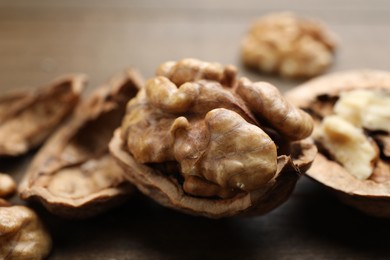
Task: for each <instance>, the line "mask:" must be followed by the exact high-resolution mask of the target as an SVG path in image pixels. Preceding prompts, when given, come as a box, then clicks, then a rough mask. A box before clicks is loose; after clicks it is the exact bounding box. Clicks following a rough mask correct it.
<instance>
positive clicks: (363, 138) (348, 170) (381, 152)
mask: <svg viewBox="0 0 390 260" xmlns="http://www.w3.org/2000/svg"><path fill="white" fill-rule="evenodd" d="M375 95H376V97H375ZM372 96H374V98H375V99H374V102H371V101H370V99H372ZM286 98H287V99H288V100H289V101H291V102H292V103H293V104H295V105H297V106H299V107H301V108H303V109H305V110H306V111H307V112H309V113H310V114H311V115H312V116H313V118H314V119H315V121H316V127H315V128H316V129H315V131H314V134H313V136H314V138H315V140H316V143H317V144H318V147H319V150H320V153H319V154H318V156H317V157H316V159H315V161H314V162H313V165H312V167H311V168H310V170H309V171H308V172H307V173H306V174H307V176H309V177H311V178H312V179H314V180H315V181H317V182H319V183H321V184H323V185H324V186H326V187H327V188H328V189H330V190H331V191H332V192H333V193H334V194H335V195H336V196H337V197H338V198H339V199H340V200H341V201H342V202H344V203H346V204H348V205H350V206H352V207H355V208H357V209H358V210H360V211H362V212H365V213H367V214H369V215H373V216H378V217H390V157H389V145H390V142H389V140H390V137H389V133H390V128H389V126H390V109H389V107H390V102H389V101H390V73H389V72H385V71H376V70H360V71H348V72H340V73H335V74H331V75H327V76H322V77H319V78H316V79H313V80H311V81H308V82H307V83H304V84H303V85H301V86H298V87H297V88H295V89H293V90H292V91H290V92H288V93H286ZM334 118H338V119H337V120H334ZM340 118H342V120H341V121H340ZM343 120H344V121H343ZM327 122H328V123H329V122H333V123H332V124H328V123H327ZM335 122H338V123H335ZM345 122H347V123H345ZM344 125H345V126H348V125H349V126H348V127H344ZM324 126H325V127H326V128H324ZM324 129H325V130H326V131H328V134H326V135H324ZM340 129H342V131H340ZM348 129H349V130H348ZM354 129H355V130H354ZM356 129H357V130H356ZM316 133H317V134H316ZM329 133H330V134H329ZM356 133H358V134H359V133H360V135H359V136H360V137H359V136H358V138H357V139H356V140H359V141H358V142H355V143H353V140H354V139H355V137H356V136H357V135H356ZM324 137H326V142H325V139H324Z"/></svg>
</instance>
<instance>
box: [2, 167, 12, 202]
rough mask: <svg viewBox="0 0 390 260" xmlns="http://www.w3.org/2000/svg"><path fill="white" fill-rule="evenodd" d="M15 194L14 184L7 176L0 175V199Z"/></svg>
mask: <svg viewBox="0 0 390 260" xmlns="http://www.w3.org/2000/svg"><path fill="white" fill-rule="evenodd" d="M15 192H16V183H15V181H14V179H12V177H11V176H10V175H8V174H5V173H0V198H6V197H9V196H11V195H12V194H14V193H15Z"/></svg>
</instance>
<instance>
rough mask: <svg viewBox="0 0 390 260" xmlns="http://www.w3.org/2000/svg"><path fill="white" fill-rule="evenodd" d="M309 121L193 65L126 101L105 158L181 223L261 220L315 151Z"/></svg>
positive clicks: (248, 86) (269, 95) (267, 88)
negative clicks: (189, 219) (184, 218)
mask: <svg viewBox="0 0 390 260" xmlns="http://www.w3.org/2000/svg"><path fill="white" fill-rule="evenodd" d="M312 127H313V126H312V120H311V118H310V116H309V115H308V114H306V113H305V112H303V111H301V110H299V109H296V108H295V107H293V106H292V105H290V104H289V103H287V102H286V101H285V99H284V98H283V97H282V96H281V94H280V93H279V91H278V90H277V89H276V88H275V87H274V86H272V85H270V84H268V83H265V82H257V83H252V82H251V81H249V80H248V79H246V78H240V79H237V77H236V69H235V68H234V67H232V66H226V67H224V66H222V65H221V64H219V63H208V62H203V61H199V60H196V59H184V60H181V61H178V62H167V63H164V64H162V65H161V66H160V67H159V68H158V69H157V76H156V77H154V78H152V79H150V80H148V81H147V82H146V83H145V86H144V88H142V89H141V90H140V91H139V93H138V94H137V96H136V97H135V98H133V99H132V100H130V101H129V103H128V105H127V113H126V116H125V117H124V119H123V122H122V126H121V128H120V129H118V130H117V131H116V133H115V135H114V138H113V139H112V141H111V143H110V151H111V153H112V154H113V155H114V157H115V158H116V159H117V160H118V163H119V164H120V165H121V166H122V167H123V168H124V169H125V170H126V172H127V177H128V178H129V180H130V181H131V182H132V183H134V184H135V185H136V186H137V187H138V188H139V189H140V190H141V191H142V192H143V193H145V194H146V195H148V196H150V197H152V198H153V199H155V200H156V201H158V202H159V203H161V204H163V205H166V206H168V207H171V208H174V209H177V210H181V211H184V212H187V213H190V214H195V215H203V216H208V217H214V218H218V217H225V216H232V215H237V214H240V213H244V212H245V213H246V214H263V213H266V212H267V211H270V210H271V209H273V208H275V207H276V206H278V205H279V204H281V203H282V202H284V201H285V200H286V199H287V198H288V196H289V195H290V193H291V191H292V189H293V187H294V185H295V182H296V181H297V179H298V177H299V173H300V172H301V171H305V170H306V169H307V168H308V167H309V165H310V163H311V160H312V159H313V157H314V155H315V153H316V149H315V146H314V145H313V144H311V143H310V141H309V140H305V141H299V140H302V139H304V138H305V137H307V136H309V135H310V134H311V131H312Z"/></svg>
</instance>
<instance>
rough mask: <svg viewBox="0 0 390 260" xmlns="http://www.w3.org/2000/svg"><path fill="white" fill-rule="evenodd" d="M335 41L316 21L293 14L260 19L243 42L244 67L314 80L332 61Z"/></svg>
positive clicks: (274, 15)
mask: <svg viewBox="0 0 390 260" xmlns="http://www.w3.org/2000/svg"><path fill="white" fill-rule="evenodd" d="M335 46H336V40H335V37H334V36H333V35H331V33H330V32H329V31H328V29H327V28H326V27H325V26H324V25H323V24H321V23H319V22H317V21H312V20H307V19H303V18H301V17H297V16H296V15H294V14H293V13H289V12H284V13H275V14H270V15H267V16H264V17H262V18H260V19H258V20H257V21H256V22H254V23H253V25H252V26H251V28H250V30H249V32H248V34H247V35H246V36H245V38H244V39H243V41H242V46H241V49H242V50H241V53H242V60H243V62H244V64H246V65H247V66H249V67H253V68H255V69H258V70H260V71H262V72H267V73H278V74H280V75H282V76H285V77H312V76H315V75H318V74H320V73H322V72H323V71H324V70H326V69H327V68H328V67H329V66H330V64H331V63H332V61H333V55H334V49H335Z"/></svg>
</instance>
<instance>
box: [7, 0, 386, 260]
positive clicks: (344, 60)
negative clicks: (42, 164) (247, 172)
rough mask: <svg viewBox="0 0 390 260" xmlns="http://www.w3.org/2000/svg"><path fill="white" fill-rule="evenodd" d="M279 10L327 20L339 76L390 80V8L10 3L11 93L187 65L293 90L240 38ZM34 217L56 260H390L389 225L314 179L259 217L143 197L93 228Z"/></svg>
mask: <svg viewBox="0 0 390 260" xmlns="http://www.w3.org/2000/svg"><path fill="white" fill-rule="evenodd" d="M280 10H292V11H295V12H297V13H298V14H301V15H304V16H309V17H316V18H319V19H322V20H323V21H324V22H325V23H326V24H328V26H329V27H330V28H331V29H332V30H333V31H335V33H337V34H338V35H339V37H340V48H339V50H338V53H337V60H336V63H335V64H334V66H333V67H332V68H331V70H330V71H340V70H345V69H357V68H375V69H385V70H389V69H390V61H389V59H388V57H387V56H388V54H389V53H390V16H389V13H390V2H388V1H386V0H373V1H363V0H356V1H355V0H346V1H338V0H327V1H325V0H317V1H311V0H296V1H282V0H273V1H255V0H247V1H244V0H243V1H234V2H233V1H222V0H215V1H210V0H200V1H178V0H167V1H158V0H133V1H125V0H114V1H103V0H96V1H92V0H89V1H77V0H68V1H50V0H45V1H29V0H19V1H16V0H0V75H1V76H0V93H3V92H4V91H7V90H10V89H14V88H19V87H24V86H27V87H36V86H39V85H42V84H45V83H46V82H48V81H50V80H51V79H53V78H55V77H57V76H58V75H61V74H64V73H69V72H83V73H86V74H88V75H89V77H90V87H89V88H90V89H92V88H94V87H96V86H98V85H100V84H102V83H103V82H105V81H106V80H107V79H108V78H109V77H110V76H111V75H113V74H115V73H116V72H118V71H121V70H123V69H124V68H126V67H129V66H135V67H137V68H139V69H140V70H141V72H142V73H143V74H144V75H145V77H146V78H148V77H150V76H152V75H153V73H154V70H155V68H156V67H157V65H159V64H160V63H161V62H164V61H167V60H176V59H179V58H184V57H196V58H200V59H204V60H209V61H219V62H222V63H231V64H235V65H237V66H238V67H239V68H240V69H241V74H242V75H246V76H248V77H250V78H251V79H253V80H267V81H270V82H272V83H274V84H276V85H277V86H278V87H279V88H280V89H281V90H282V91H285V90H287V89H290V88H292V87H293V86H294V85H296V84H297V83H299V82H296V81H289V80H284V79H278V78H275V77H271V76H264V75H258V74H256V73H254V72H251V71H247V70H245V69H244V68H242V66H241V64H240V61H239V43H240V39H241V37H242V35H243V34H244V33H245V32H246V30H247V29H248V26H249V23H250V22H251V21H252V20H253V19H254V18H256V17H258V16H261V15H264V14H266V13H269V12H272V11H280ZM89 91H90V90H89ZM33 154H34V152H32V153H30V154H28V155H26V156H24V157H21V158H15V159H0V171H5V172H9V173H11V174H13V175H14V176H15V177H16V178H17V179H20V177H21V175H22V174H23V172H24V170H25V168H26V166H27V165H28V163H29V161H30V159H31V157H32V156H33ZM14 202H18V203H19V202H20V201H18V200H17V198H14ZM34 207H35V208H36V209H37V210H38V211H39V213H40V215H41V216H42V218H43V219H44V220H45V221H46V223H47V224H48V226H49V228H50V230H51V232H52V235H53V238H54V245H55V246H54V249H53V252H52V254H51V256H50V259H200V258H205V259H219V258H223V259H238V258H239V259H335V258H336V259H344V258H349V259H374V258H375V259H381V258H382V259H385V258H388V257H389V256H390V248H389V246H388V245H389V242H390V239H389V235H388V233H389V230H390V222H389V221H388V220H381V219H375V218H370V217H367V216H364V215H362V214H360V213H358V212H356V211H355V210H353V209H350V208H348V207H346V206H343V205H341V204H339V203H338V202H337V201H336V200H335V199H333V197H331V196H330V195H329V194H328V193H325V191H324V190H323V189H322V188H321V187H319V186H318V185H317V184H314V183H312V182H311V181H310V180H308V179H306V178H302V179H301V180H300V182H299V183H298V185H297V188H296V190H295V191H294V194H293V196H292V197H291V198H290V200H289V201H288V202H286V203H285V204H284V205H282V206H281V207H280V208H278V209H276V210H274V211H273V212H271V213H270V214H268V215H266V216H262V217H256V218H244V219H241V218H232V219H223V220H218V221H216V220H208V219H204V218H197V217H191V216H186V215H183V214H179V213H176V212H173V211H171V210H168V209H165V208H162V207H160V206H159V205H157V204H155V203H154V202H152V201H150V200H148V199H146V198H143V197H141V196H139V197H136V198H133V199H132V200H130V201H129V202H128V203H127V204H126V205H124V206H122V207H120V208H117V209H115V210H113V211H110V212H108V213H106V214H104V215H102V216H99V217H97V218H94V219H90V220H86V221H67V220H62V219H59V218H56V217H54V216H51V215H50V214H48V213H47V212H46V211H45V210H44V209H42V208H40V207H39V206H37V205H34Z"/></svg>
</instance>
